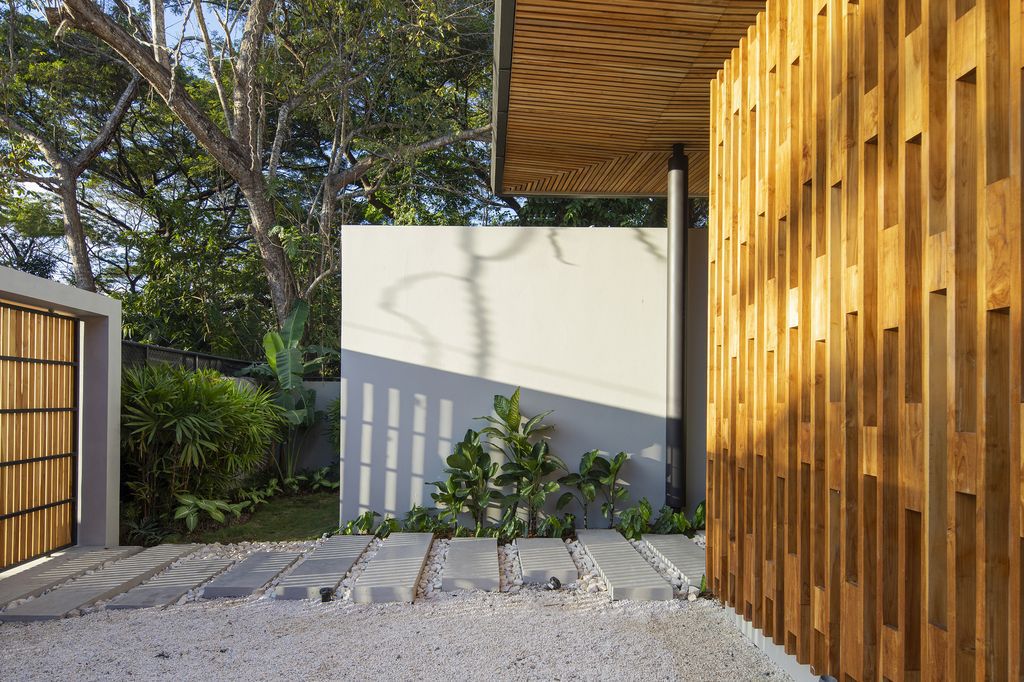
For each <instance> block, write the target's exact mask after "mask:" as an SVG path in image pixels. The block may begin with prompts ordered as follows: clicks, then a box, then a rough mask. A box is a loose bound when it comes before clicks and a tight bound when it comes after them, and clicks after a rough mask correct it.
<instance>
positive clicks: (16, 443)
mask: <svg viewBox="0 0 1024 682" xmlns="http://www.w3.org/2000/svg"><path fill="white" fill-rule="evenodd" d="M77 341H78V321H77V320H75V319H73V318H69V317H64V316H62V315H55V314H53V313H48V312H45V311H37V310H34V309H29V308H24V307H21V306H15V305H11V304H8V303H4V302H3V301H0V570H2V569H4V568H6V567H9V566H12V565H14V564H18V563H21V562H24V561H27V560H29V559H32V558H35V557H37V556H41V555H43V554H46V553H48V552H52V551H54V550H57V549H60V548H62V547H66V546H68V545H70V544H72V542H73V541H74V530H75V527H74V513H75V488H76V480H75V479H76V471H77V464H78V462H77V457H76V450H77V448H76V440H77V433H76V417H77V372H78V358H77V355H78V350H77V345H78V343H77Z"/></svg>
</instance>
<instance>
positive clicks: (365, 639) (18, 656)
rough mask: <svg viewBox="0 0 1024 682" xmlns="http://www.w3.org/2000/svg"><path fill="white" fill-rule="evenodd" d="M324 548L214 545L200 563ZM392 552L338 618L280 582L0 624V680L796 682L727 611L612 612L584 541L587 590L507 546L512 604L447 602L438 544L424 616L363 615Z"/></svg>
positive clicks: (504, 563) (642, 608) (372, 549)
mask: <svg viewBox="0 0 1024 682" xmlns="http://www.w3.org/2000/svg"><path fill="white" fill-rule="evenodd" d="M318 544H320V541H316V542H306V543H245V544H240V545H207V546H205V547H202V548H200V549H198V550H197V551H196V552H195V553H193V554H192V555H190V556H192V557H227V558H232V559H242V558H244V557H245V556H247V555H249V554H251V553H252V552H255V551H260V550H273V549H277V550H292V551H309V550H310V549H313V548H314V547H315V546H316V545H318ZM381 544H382V541H380V540H374V541H373V542H371V543H370V546H369V547H368V548H367V550H366V551H365V552H364V553H363V556H361V557H360V558H359V560H358V561H357V562H356V564H355V565H354V566H353V568H352V571H351V572H350V574H349V575H348V576H346V577H345V579H344V580H343V581H342V584H341V586H340V589H339V590H338V595H337V596H338V599H337V601H334V602H331V603H329V604H321V603H319V602H318V601H316V600H305V601H277V600H274V599H273V589H272V588H273V584H271V586H270V587H269V588H268V589H267V590H266V591H261V592H258V593H257V594H255V595H253V596H252V597H249V598H246V599H224V600H213V601H207V600H203V599H202V598H201V595H200V594H199V591H198V590H193V591H192V592H190V593H189V594H188V595H187V596H186V597H183V598H182V599H181V600H180V601H179V603H178V605H176V606H172V607H169V608H167V609H163V610H158V609H144V610H139V611H115V612H111V611H103V610H100V609H101V608H102V604H97V605H96V606H94V607H91V608H90V609H88V611H87V613H86V615H84V616H82V617H76V618H67V619H64V620H59V621H49V622H44V623H27V624H20V623H18V624H14V623H11V624H0V641H3V642H4V646H2V647H0V670H2V671H3V674H2V675H0V678H2V679H12V680H14V679H17V680H49V679H61V678H70V679H75V680H97V679H104V678H118V679H124V678H126V677H142V678H144V679H147V680H148V679H166V680H206V679H209V678H210V673H211V671H212V670H220V671H228V670H230V671H231V673H232V675H233V676H241V677H243V678H245V679H254V680H269V679H280V678H282V677H287V678H289V679H312V680H328V679H330V680H338V679H341V680H348V679H351V680H361V681H362V680H386V681H387V682H393V681H394V680H423V679H455V678H457V679H460V680H478V679H479V680H491V679H493V678H495V677H500V678H501V679H502V680H503V682H504V681H508V680H605V679H644V680H709V679H729V680H765V679H771V680H785V679H789V678H788V677H787V676H786V674H785V673H783V672H782V671H780V670H779V669H777V668H776V667H775V666H774V665H773V664H772V663H771V662H770V661H769V660H768V659H767V658H766V657H765V656H764V655H763V654H762V653H761V652H760V651H759V650H758V649H756V648H755V647H754V646H753V645H752V644H750V642H748V641H747V640H746V639H744V638H743V637H742V636H741V635H740V634H739V632H738V631H737V630H736V629H735V627H734V626H733V625H732V624H731V623H730V622H729V620H728V616H727V615H726V612H725V611H724V610H723V609H722V607H721V606H720V605H719V604H717V603H715V602H712V601H708V600H703V599H702V600H698V601H690V602H687V601H684V600H683V599H675V600H673V601H670V602H628V601H627V602H610V601H609V600H608V595H607V587H606V586H605V584H604V581H603V580H602V579H601V577H600V575H599V574H598V573H597V570H596V567H595V566H594V563H593V560H592V559H591V558H590V556H589V555H588V554H587V552H586V549H585V548H584V547H583V546H582V545H580V544H579V543H576V542H569V543H566V544H567V548H568V550H569V554H570V555H571V556H572V559H573V561H575V562H576V565H577V567H578V568H579V572H580V574H581V575H582V576H583V577H582V578H580V579H579V580H577V581H576V582H575V583H571V584H570V585H567V586H565V587H564V588H563V589H562V590H558V591H554V592H551V591H546V590H544V589H542V588H541V587H538V586H532V585H526V586H524V585H523V584H522V573H521V567H520V565H519V560H518V548H517V547H516V545H515V544H509V545H504V546H500V547H499V548H498V556H499V566H500V568H499V570H500V571H501V574H502V575H501V578H502V580H501V582H502V586H501V592H499V593H488V592H480V591H465V592H457V593H452V594H449V593H444V592H441V591H440V580H441V575H442V573H443V570H444V561H445V557H446V555H447V550H448V546H449V541H447V540H437V541H435V542H434V544H433V546H432V548H431V553H430V555H429V557H428V560H427V562H426V570H425V571H424V575H423V577H422V578H421V581H420V584H419V586H418V588H419V589H418V590H417V592H418V594H417V602H416V603H415V604H412V605H410V604H354V603H352V601H351V600H350V598H349V597H350V593H351V586H352V583H353V582H354V581H355V579H356V578H357V577H358V576H359V574H360V573H361V572H362V570H363V569H364V568H365V566H366V564H367V563H368V562H369V561H370V560H371V559H372V558H373V555H374V554H376V553H377V550H378V549H379V548H380V545H381ZM643 544H644V545H645V544H646V543H643ZM637 545H638V548H639V549H640V551H641V553H644V552H643V549H645V548H644V547H643V546H642V545H641V543H637ZM648 560H651V561H652V563H655V562H654V561H653V560H652V559H651V557H648ZM657 567H658V568H659V570H661V571H663V572H667V571H668V567H666V566H661V565H658V566H657ZM278 580H280V577H278V579H277V580H275V581H274V583H276V582H277V581H278ZM680 587H683V586H682V585H679V586H678V587H677V590H679V588H680ZM680 592H682V590H680ZM684 595H685V592H683V594H682V595H680V596H684ZM684 598H685V596H684Z"/></svg>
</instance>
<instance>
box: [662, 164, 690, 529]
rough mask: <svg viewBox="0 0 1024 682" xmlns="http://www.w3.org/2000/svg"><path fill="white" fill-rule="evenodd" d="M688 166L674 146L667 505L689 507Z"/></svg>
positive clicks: (670, 199) (670, 207)
mask: <svg viewBox="0 0 1024 682" xmlns="http://www.w3.org/2000/svg"><path fill="white" fill-rule="evenodd" d="M689 198H690V192H689V163H688V160H687V158H686V155H685V153H684V151H683V145H681V144H675V145H672V158H671V159H670V160H669V162H668V348H667V353H668V358H667V364H666V370H667V371H666V375H667V379H668V385H667V387H666V388H667V390H666V394H665V395H666V400H667V404H666V411H665V412H666V417H667V419H666V426H665V428H666V433H665V446H666V453H665V454H666V457H665V468H666V471H665V474H666V476H665V504H667V505H669V506H670V507H673V508H674V509H682V508H683V507H684V506H685V504H686V425H685V418H686V400H685V383H684V379H685V370H686V366H685V358H684V357H683V342H684V338H685V336H684V334H685V331H686V326H685V325H686V236H687V227H689V225H688V222H689V219H690V212H689V210H688V204H689Z"/></svg>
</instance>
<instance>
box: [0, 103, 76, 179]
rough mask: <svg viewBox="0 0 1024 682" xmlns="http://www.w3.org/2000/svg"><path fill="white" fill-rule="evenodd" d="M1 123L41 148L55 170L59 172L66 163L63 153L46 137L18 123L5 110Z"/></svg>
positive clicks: (1, 116)
mask: <svg viewBox="0 0 1024 682" xmlns="http://www.w3.org/2000/svg"><path fill="white" fill-rule="evenodd" d="M0 123H3V124H4V125H5V126H7V127H8V128H10V129H11V132H13V133H15V134H16V135H18V136H20V137H23V138H25V139H26V140H28V141H29V142H31V143H32V144H34V145H35V146H36V147H37V148H38V149H39V151H40V152H42V154H43V156H44V157H45V158H46V162H47V163H48V164H50V166H51V167H52V168H53V169H54V170H55V171H57V172H58V173H59V172H60V169H61V166H62V165H63V164H64V159H63V158H61V155H60V153H59V152H58V151H57V148H56V147H54V146H53V145H52V144H50V143H49V142H48V141H47V140H45V139H44V138H42V137H40V136H39V135H36V134H35V133H33V132H32V131H31V130H28V129H27V128H23V127H22V126H21V125H19V124H18V122H17V121H15V120H14V119H13V118H11V117H9V116H8V115H7V114H5V113H3V112H0Z"/></svg>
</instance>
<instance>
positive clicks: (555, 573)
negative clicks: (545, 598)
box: [516, 538, 579, 585]
mask: <svg viewBox="0 0 1024 682" xmlns="http://www.w3.org/2000/svg"><path fill="white" fill-rule="evenodd" d="M516 545H518V546H519V563H520V564H521V565H522V567H523V582H525V583H546V582H547V581H548V580H550V579H551V578H552V577H554V578H558V580H559V581H560V582H561V583H562V584H563V585H567V584H569V583H571V582H573V581H575V580H576V579H577V578H579V572H578V571H577V570H576V564H575V563H573V560H572V557H571V556H569V548H568V547H566V546H565V543H564V542H562V541H561V540H559V539H558V538H519V539H518V540H516Z"/></svg>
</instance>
